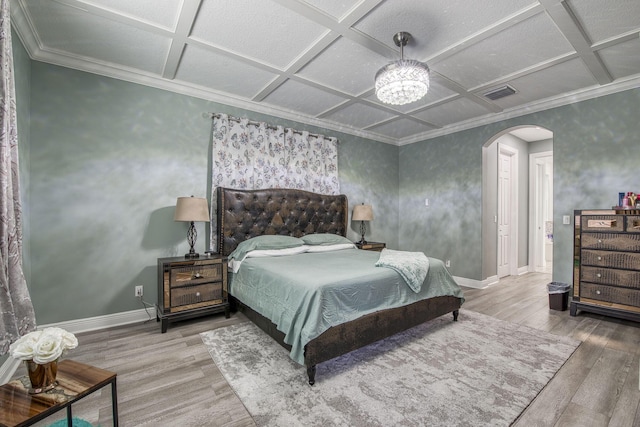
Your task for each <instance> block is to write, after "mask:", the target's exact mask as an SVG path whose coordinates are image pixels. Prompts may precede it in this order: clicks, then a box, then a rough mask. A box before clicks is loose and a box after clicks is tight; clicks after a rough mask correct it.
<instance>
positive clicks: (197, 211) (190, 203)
mask: <svg viewBox="0 0 640 427" xmlns="http://www.w3.org/2000/svg"><path fill="white" fill-rule="evenodd" d="M210 219H211V218H210V217H209V205H208V204H207V199H204V198H201V197H193V196H191V197H178V202H177V203H176V212H175V214H174V215H173V220H174V221H188V222H190V221H199V222H208V221H209V220H210Z"/></svg>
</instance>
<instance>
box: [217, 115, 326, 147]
mask: <svg viewBox="0 0 640 427" xmlns="http://www.w3.org/2000/svg"><path fill="white" fill-rule="evenodd" d="M207 114H208V116H209V118H210V119H213V118H214V117H215V118H220V116H221V114H220V113H207ZM228 117H229V120H232V121H234V122H238V123H240V120H242V119H240V118H239V117H234V116H230V115H229V116H228ZM248 123H249V124H250V125H254V126H259V125H260V122H256V121H255V120H249V122H248ZM266 127H267V129H271V130H278V127H277V126H274V125H270V124H268V123H267V124H266ZM291 130H292V131H293V133H297V134H298V135H302V131H301V130H296V129H291ZM309 136H311V137H313V138H318V137H320V136H322V137H323V138H325V136H324V135H319V134H317V133H311V132H309ZM326 138H334V139H335V140H336V142H338V140H337V139H336V138H335V137H332V136H328V137H326Z"/></svg>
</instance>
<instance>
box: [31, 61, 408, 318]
mask: <svg viewBox="0 0 640 427" xmlns="http://www.w3.org/2000/svg"><path fill="white" fill-rule="evenodd" d="M31 75H32V77H31V141H32V142H31V147H30V158H31V169H30V171H31V172H30V180H31V190H30V193H31V194H30V196H31V200H32V207H31V215H30V216H31V227H32V237H31V251H32V255H33V262H32V278H31V283H30V286H31V289H32V297H33V301H34V306H35V309H36V314H37V320H38V324H46V323H52V322H61V321H65V320H72V319H82V318H88V317H93V316H101V315H107V314H112V313H119V312H124V311H128V310H134V309H139V308H141V306H140V304H139V302H138V301H137V300H136V299H135V298H134V296H133V295H134V293H133V289H134V286H135V285H143V286H144V299H145V300H147V301H149V302H155V301H156V297H157V290H156V287H157V285H156V259H157V258H159V257H165V256H179V255H182V254H184V253H186V252H188V247H187V243H186V231H187V229H186V227H187V226H186V224H185V223H180V222H178V223H176V222H174V221H173V212H174V206H175V202H176V198H177V197H179V196H188V195H192V194H193V195H195V196H200V197H208V185H207V181H208V176H209V164H210V160H209V157H208V153H209V142H210V130H211V120H210V119H208V118H205V117H203V113H206V112H226V113H230V114H233V115H236V116H247V117H249V118H252V119H255V120H267V121H269V122H271V123H275V124H284V125H285V126H290V127H293V128H296V129H300V130H305V129H307V130H309V131H312V132H319V133H323V134H326V135H331V136H336V137H337V138H338V139H339V141H340V145H339V153H338V154H339V158H338V163H339V168H340V183H341V190H342V192H343V193H345V194H346V195H347V196H348V197H349V201H350V203H351V204H354V203H360V202H363V201H364V202H367V203H371V204H373V205H374V209H375V213H376V220H375V221H374V226H373V228H372V232H371V233H370V235H369V236H368V237H369V238H370V239H371V240H381V241H387V242H388V243H389V244H390V245H391V246H394V245H396V244H397V226H396V224H397V188H398V153H397V147H393V146H389V145H388V144H382V143H378V142H374V141H370V140H366V139H363V138H357V137H353V136H350V135H345V134H341V133H337V132H333V131H327V130H325V129H318V128H314V127H309V126H305V125H302V124H299V123H295V122H291V121H285V120H282V119H278V118H275V117H269V116H265V115H262V114H257V113H253V112H250V111H243V110H239V109H236V108H231V107H229V106H225V105H220V104H216V103H212V102H207V101H204V100H202V99H198V98H193V97H189V96H184V95H179V94H175V93H171V92H168V91H164V90H159V89H154V88H150V87H147V86H142V85H138V84H133V83H128V82H125V81H121V80H116V79H111V78H106V77H102V76H98V75H94V74H89V73H85V72H80V71H76V70H71V69H67V68H62V67H57V66H54V65H50V64H45V63H41V62H35V61H33V62H32V63H31ZM390 201H391V203H390ZM352 228H353V229H354V230H356V229H357V226H355V225H354V226H353V227H352ZM207 235H208V232H207V230H205V227H204V224H198V241H197V244H196V250H197V251H199V252H202V251H204V250H205V248H206V246H205V245H206V243H207V241H206V240H207V238H206V236H207ZM349 237H350V238H352V239H354V240H355V239H356V237H357V232H356V231H351V232H350V233H349Z"/></svg>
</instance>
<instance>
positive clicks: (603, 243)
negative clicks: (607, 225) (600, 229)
mask: <svg viewBox="0 0 640 427" xmlns="http://www.w3.org/2000/svg"><path fill="white" fill-rule="evenodd" d="M580 242H581V243H580V244H581V247H582V249H610V250H613V251H636V252H640V234H614V233H582V237H581V238H580Z"/></svg>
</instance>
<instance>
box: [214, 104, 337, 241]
mask: <svg viewBox="0 0 640 427" xmlns="http://www.w3.org/2000/svg"><path fill="white" fill-rule="evenodd" d="M212 132H213V137H212V149H211V155H212V159H211V166H212V170H211V190H212V193H211V209H210V211H211V216H212V221H211V227H210V230H211V234H210V239H209V242H210V245H209V246H210V247H209V249H210V250H215V249H216V237H215V236H216V223H215V217H216V208H217V202H216V193H215V191H216V187H230V188H236V189H246V190H253V189H260V188H295V189H299V190H306V191H312V192H314V193H321V194H339V192H340V184H339V181H338V140H337V139H336V138H330V137H325V136H323V135H312V134H310V133H309V132H306V131H305V132H300V131H297V130H293V129H284V128H283V127H282V126H272V125H269V124H267V123H264V122H259V123H257V122H252V121H250V120H249V119H246V118H243V119H236V118H234V117H229V116H228V115H226V114H214V115H213V126H212Z"/></svg>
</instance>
